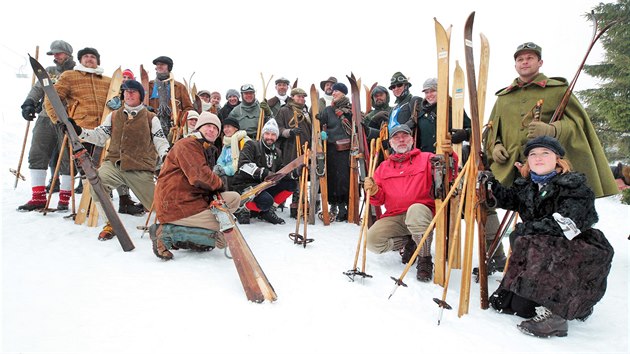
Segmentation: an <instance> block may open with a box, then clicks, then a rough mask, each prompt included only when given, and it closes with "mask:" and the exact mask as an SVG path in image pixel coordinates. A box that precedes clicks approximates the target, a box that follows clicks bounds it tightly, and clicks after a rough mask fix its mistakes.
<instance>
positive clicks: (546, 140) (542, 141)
mask: <svg viewBox="0 0 630 354" xmlns="http://www.w3.org/2000/svg"><path fill="white" fill-rule="evenodd" d="M538 147H542V148H546V149H549V150H551V151H553V152H554V153H555V154H556V155H558V156H560V157H562V156H564V148H563V147H562V145H560V142H559V141H558V140H557V139H556V138H552V137H550V136H547V135H543V136H539V137H537V138H534V139H532V140H530V141H528V142H527V144H525V156H527V155H529V152H530V151H532V149H534V148H538Z"/></svg>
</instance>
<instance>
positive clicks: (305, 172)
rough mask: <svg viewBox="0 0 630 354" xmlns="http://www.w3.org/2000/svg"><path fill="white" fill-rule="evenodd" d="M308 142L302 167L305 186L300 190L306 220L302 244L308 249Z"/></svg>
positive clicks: (303, 215)
mask: <svg viewBox="0 0 630 354" xmlns="http://www.w3.org/2000/svg"><path fill="white" fill-rule="evenodd" d="M307 145H308V142H305V143H304V156H305V158H304V167H302V174H303V175H304V184H303V185H302V188H301V190H300V194H303V195H304V198H302V199H303V204H302V217H303V218H304V220H303V221H304V242H302V245H304V248H306V244H307V243H308V242H307V240H308V237H307V232H308V166H307V164H308V157H309V155H310V152H311V151H310V150H309V149H308V148H307Z"/></svg>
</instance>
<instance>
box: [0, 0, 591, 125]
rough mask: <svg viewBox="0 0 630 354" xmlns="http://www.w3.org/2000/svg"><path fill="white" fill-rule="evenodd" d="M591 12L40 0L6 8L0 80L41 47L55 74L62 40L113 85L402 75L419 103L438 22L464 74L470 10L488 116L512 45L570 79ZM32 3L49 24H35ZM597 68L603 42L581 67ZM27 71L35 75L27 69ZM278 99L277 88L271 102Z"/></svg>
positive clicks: (538, 3) (535, 4) (508, 5)
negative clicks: (116, 76)
mask: <svg viewBox="0 0 630 354" xmlns="http://www.w3.org/2000/svg"><path fill="white" fill-rule="evenodd" d="M597 3H598V1H594V0H574V1H549V0H544V1H543V0H530V1H527V2H512V1H509V2H508V1H504V2H496V1H479V0H469V1H464V0H451V1H440V2H433V3H431V4H429V5H426V4H424V2H418V1H406V0H400V1H395V2H392V3H391V4H390V3H388V2H383V1H373V0H367V1H361V2H357V1H330V0H320V1H295V2H291V1H276V0H266V1H252V0H243V1H207V2H199V1H197V2H193V1H189V0H180V1H174V2H166V3H163V4H157V3H148V2H140V1H139V2H132V1H119V0H111V1H107V2H94V3H86V2H80V1H74V0H69V1H66V2H64V3H50V2H44V1H40V0H35V1H32V2H28V3H27V2H22V4H23V6H22V7H18V8H17V9H14V10H12V11H9V10H7V9H5V10H3V11H2V14H1V15H0V33H3V35H2V39H0V55H1V56H2V64H3V65H2V66H1V67H0V68H1V69H0V73H2V78H5V75H11V76H14V74H15V72H17V71H18V70H20V67H21V66H22V65H26V64H27V62H26V59H25V58H26V53H34V51H35V46H36V45H40V53H41V55H40V61H41V62H42V64H43V65H44V66H48V65H51V63H52V57H48V56H46V55H45V52H46V51H47V50H48V49H49V45H50V43H51V42H52V41H53V40H56V39H63V40H65V41H67V42H69V43H70V44H71V45H72V46H73V47H74V51H75V56H76V53H77V52H78V50H79V49H81V48H83V47H86V46H90V47H94V48H96V49H97V50H98V51H99V52H100V54H101V64H102V66H103V67H104V69H105V73H106V74H108V75H110V74H111V73H112V72H113V71H114V70H115V68H116V67H118V66H119V65H121V66H122V68H123V69H125V68H131V69H132V70H133V71H134V73H136V74H138V71H139V69H138V68H139V65H140V64H144V65H145V67H146V68H147V69H148V70H149V75H150V77H151V78H153V76H154V74H155V71H154V66H153V65H152V63H151V62H152V60H153V59H154V58H156V57H157V56H159V55H167V56H170V57H171V58H172V59H173V60H174V69H173V73H174V74H175V77H176V78H177V79H178V80H179V81H183V78H186V79H187V80H188V78H189V77H190V75H191V74H192V73H193V72H195V76H194V77H193V80H192V81H193V82H194V83H196V84H197V87H198V89H208V90H217V91H219V92H221V94H222V95H225V92H226V91H227V89H229V88H238V87H239V86H240V85H241V84H244V83H253V84H254V85H256V86H257V88H258V98H261V95H262V83H261V78H260V73H261V72H262V73H263V74H264V75H265V78H269V76H270V75H272V74H273V75H274V78H278V77H280V76H285V77H287V78H289V80H291V81H293V80H295V78H296V77H298V78H299V86H300V87H302V88H305V89H307V91H308V88H309V87H310V85H311V84H312V83H315V84H316V85H318V84H319V81H321V80H323V79H325V78H327V77H328V76H330V75H333V76H336V77H337V78H338V79H343V81H344V82H346V83H347V80H346V79H345V75H347V74H350V72H351V71H352V72H354V73H355V75H356V76H358V77H361V78H362V83H365V84H368V85H370V84H372V83H373V82H375V81H378V82H379V84H382V85H384V86H388V83H389V79H390V77H391V76H392V74H393V73H394V72H396V71H402V72H403V73H404V74H405V75H407V76H408V77H409V78H410V81H411V83H412V84H413V87H412V88H411V91H412V93H413V94H415V95H422V93H421V87H422V82H423V81H424V80H425V79H426V78H428V77H431V76H435V75H436V74H437V73H436V53H435V37H434V22H433V17H436V18H437V19H438V21H440V22H441V23H442V25H444V26H445V27H447V26H448V25H449V24H452V25H453V30H452V36H451V70H450V71H451V72H452V68H454V64H455V60H459V62H460V65H461V66H462V67H464V68H465V63H464V55H463V25H464V22H465V20H466V18H467V17H468V15H469V14H470V12H472V11H476V15H475V25H474V36H473V41H474V45H475V57H476V59H477V60H478V57H479V32H482V33H484V34H485V35H486V37H487V38H488V40H489V42H490V73H489V82H488V97H487V103H486V114H488V113H489V111H490V109H491V107H492V105H493V104H494V97H493V93H494V92H495V91H497V90H499V89H500V88H502V87H505V86H507V85H508V84H509V83H510V82H511V81H512V80H513V79H514V78H515V77H516V72H515V71H514V66H513V65H514V61H513V57H512V55H513V53H514V50H515V48H516V46H517V45H518V44H521V43H523V42H526V41H534V42H536V43H538V44H539V45H540V46H542V48H543V60H544V65H543V67H542V71H543V72H544V73H545V74H547V75H548V76H562V77H565V78H567V79H568V80H569V81H570V80H571V79H572V78H573V76H574V75H575V72H576V70H577V67H578V65H579V63H580V62H581V60H582V58H583V56H584V53H585V51H586V48H587V46H588V43H589V41H590V38H591V34H592V28H591V25H590V22H588V21H587V20H586V19H585V17H584V16H583V15H584V14H585V13H587V12H589V11H590V10H591V9H592V8H593V7H594V6H595V5H597ZM35 4H38V5H39V6H41V10H40V11H41V12H42V13H43V14H44V15H46V16H47V18H46V17H36V16H35V15H34V14H33V10H34V9H35ZM169 21H170V23H172V25H168V24H167V23H168V22H169ZM601 60H602V50H601V45H599V44H598V45H596V47H595V49H594V50H593V52H592V53H591V56H590V57H589V60H588V61H587V63H591V64H595V63H598V62H600V61H601ZM23 70H24V71H25V72H26V73H28V74H30V72H31V71H30V68H29V67H28V66H25V67H24V68H23ZM476 71H477V73H478V68H477V70H476ZM24 81H25V82H26V81H27V80H24ZM28 81H30V80H28ZM29 84H30V82H29V83H28V84H26V86H25V87H28V85H29ZM596 84H597V80H595V79H593V78H590V77H588V76H586V75H585V74H583V75H582V76H580V80H578V83H577V85H576V90H581V89H585V88H589V87H594V86H595V85H596ZM26 91H27V90H26V89H25V92H24V96H25V95H26V93H27V92H26ZM274 92H275V91H274V90H273V83H272V84H271V85H270V91H269V92H268V93H267V97H268V98H269V97H271V96H272V94H273V93H274ZM224 101H225V99H223V101H222V103H224ZM392 101H393V99H392ZM18 107H19V105H16V110H17V109H18ZM466 109H467V110H468V107H467V108H466Z"/></svg>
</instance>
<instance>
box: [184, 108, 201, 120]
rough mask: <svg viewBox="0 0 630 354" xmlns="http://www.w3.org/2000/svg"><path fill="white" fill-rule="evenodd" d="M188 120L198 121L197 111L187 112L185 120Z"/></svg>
mask: <svg viewBox="0 0 630 354" xmlns="http://www.w3.org/2000/svg"><path fill="white" fill-rule="evenodd" d="M188 119H196V120H197V121H199V113H197V111H194V110H190V111H188V115H187V116H186V120H188Z"/></svg>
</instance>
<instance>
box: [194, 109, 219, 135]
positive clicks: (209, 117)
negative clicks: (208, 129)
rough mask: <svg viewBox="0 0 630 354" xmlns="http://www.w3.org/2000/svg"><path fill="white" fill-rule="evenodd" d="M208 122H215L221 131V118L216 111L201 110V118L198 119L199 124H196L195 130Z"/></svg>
mask: <svg viewBox="0 0 630 354" xmlns="http://www.w3.org/2000/svg"><path fill="white" fill-rule="evenodd" d="M206 124H214V125H215V126H216V127H217V128H218V129H219V131H221V120H220V119H219V117H217V115H216V114H214V113H210V112H201V114H200V115H199V118H198V119H197V124H195V130H199V128H201V127H202V126H204V125H206Z"/></svg>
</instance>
